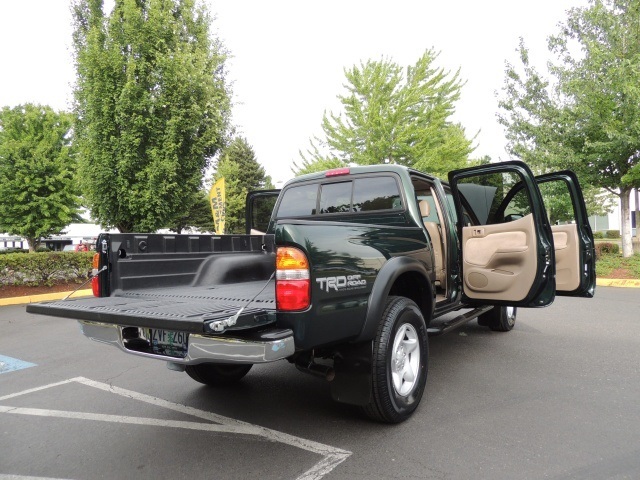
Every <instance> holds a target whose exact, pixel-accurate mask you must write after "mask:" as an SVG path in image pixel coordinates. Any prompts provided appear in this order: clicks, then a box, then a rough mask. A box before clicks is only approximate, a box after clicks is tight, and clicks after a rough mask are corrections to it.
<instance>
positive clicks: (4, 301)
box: [0, 289, 93, 307]
mask: <svg viewBox="0 0 640 480" xmlns="http://www.w3.org/2000/svg"><path fill="white" fill-rule="evenodd" d="M70 293H72V292H56V293H43V294H40V295H25V296H24V297H12V298H0V307H5V306H8V305H22V304H25V303H35V302H44V301H45V300H62V299H63V298H64V297H66V296H67V295H69V294H70ZM90 295H93V292H92V290H91V289H87V290H78V291H77V292H75V293H74V294H73V297H72V298H76V297H87V296H90Z"/></svg>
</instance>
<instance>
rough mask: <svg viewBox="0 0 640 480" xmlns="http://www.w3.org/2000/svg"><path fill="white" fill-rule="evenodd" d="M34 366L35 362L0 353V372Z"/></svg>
mask: <svg viewBox="0 0 640 480" xmlns="http://www.w3.org/2000/svg"><path fill="white" fill-rule="evenodd" d="M35 366H36V364H35V363H31V362H25V361H23V360H18V359H17V358H11V357H5V356H4V355H0V373H8V372H13V371H14V370H22V369H23V368H29V367H35Z"/></svg>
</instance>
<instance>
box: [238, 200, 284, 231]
mask: <svg viewBox="0 0 640 480" xmlns="http://www.w3.org/2000/svg"><path fill="white" fill-rule="evenodd" d="M278 195H280V190H257V191H255V192H249V193H248V194H247V200H246V203H245V220H246V232H247V234H250V235H262V234H265V233H266V232H267V230H268V229H269V221H270V220H271V213H272V212H273V207H275V205H276V200H278Z"/></svg>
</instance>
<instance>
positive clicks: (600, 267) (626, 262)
mask: <svg viewBox="0 0 640 480" xmlns="http://www.w3.org/2000/svg"><path fill="white" fill-rule="evenodd" d="M596 276H597V277H599V278H620V279H627V278H633V279H636V280H640V254H638V253H636V254H634V255H633V256H632V257H628V258H624V257H623V256H622V255H621V254H614V253H609V254H603V255H602V257H600V259H599V260H597V261H596Z"/></svg>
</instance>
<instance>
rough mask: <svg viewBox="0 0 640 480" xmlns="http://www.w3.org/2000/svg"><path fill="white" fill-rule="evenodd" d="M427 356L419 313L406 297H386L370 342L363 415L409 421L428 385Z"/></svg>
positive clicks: (425, 340)
mask: <svg viewBox="0 0 640 480" xmlns="http://www.w3.org/2000/svg"><path fill="white" fill-rule="evenodd" d="M428 357H429V345H428V342H427V327H426V324H425V321H424V318H423V316H422V312H421V311H420V309H419V308H418V306H417V305H416V304H415V303H414V302H413V301H412V300H409V299H408V298H404V297H389V299H388V300H387V304H386V306H385V309H384V313H383V314H382V319H381V322H380V325H379V326H378V330H377V332H376V337H375V339H374V342H373V359H372V372H371V383H372V395H371V400H370V402H369V404H368V405H365V406H364V407H363V408H364V412H365V413H366V414H367V415H368V416H369V417H370V418H372V419H374V420H378V421H381V422H387V423H400V422H402V421H404V420H406V419H407V418H409V417H410V416H411V414H412V413H413V412H414V410H415V409H416V408H417V407H418V404H419V403H420V399H421V398H422V393H423V392H424V387H425V385H426V383H427V367H428Z"/></svg>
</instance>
